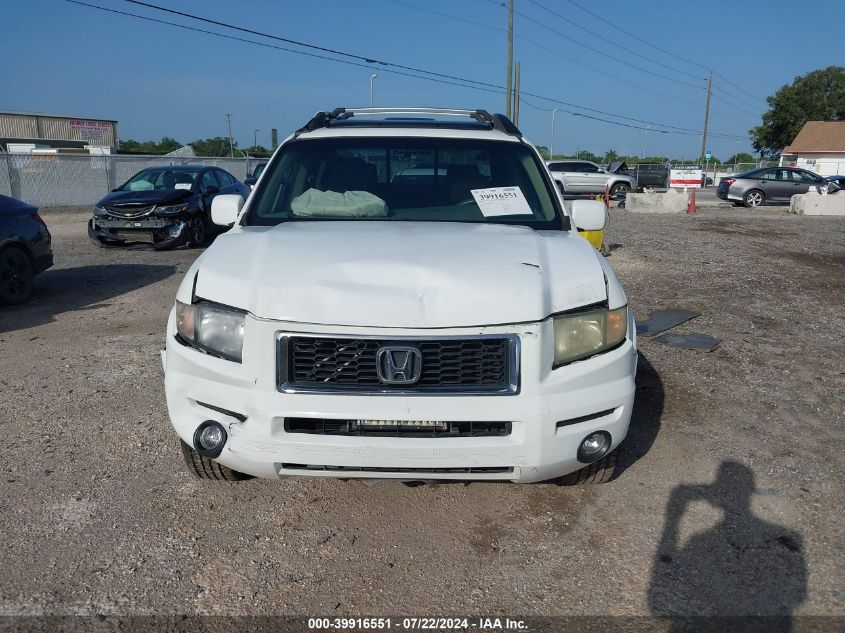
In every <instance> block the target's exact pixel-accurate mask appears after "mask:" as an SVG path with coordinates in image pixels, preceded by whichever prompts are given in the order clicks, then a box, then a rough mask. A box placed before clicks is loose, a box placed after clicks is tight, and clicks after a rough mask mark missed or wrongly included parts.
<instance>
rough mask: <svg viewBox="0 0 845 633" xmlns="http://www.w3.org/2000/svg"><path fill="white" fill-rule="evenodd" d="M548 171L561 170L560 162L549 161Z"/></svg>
mask: <svg viewBox="0 0 845 633" xmlns="http://www.w3.org/2000/svg"><path fill="white" fill-rule="evenodd" d="M549 171H563V168H562V166H561V164H560V163H549Z"/></svg>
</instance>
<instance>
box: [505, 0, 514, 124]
mask: <svg viewBox="0 0 845 633" xmlns="http://www.w3.org/2000/svg"><path fill="white" fill-rule="evenodd" d="M511 86H513V0H508V83H507V90H506V94H505V114H506V115H507V117H508V118H511V99H512V97H511Z"/></svg>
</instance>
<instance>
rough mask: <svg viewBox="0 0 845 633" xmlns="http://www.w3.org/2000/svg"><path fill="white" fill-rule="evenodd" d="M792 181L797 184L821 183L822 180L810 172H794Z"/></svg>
mask: <svg viewBox="0 0 845 633" xmlns="http://www.w3.org/2000/svg"><path fill="white" fill-rule="evenodd" d="M792 179H793V180H795V181H796V182H821V181H822V179H821V178H817V177H816V175H815V174H811V173H810V172H808V171H793V172H792Z"/></svg>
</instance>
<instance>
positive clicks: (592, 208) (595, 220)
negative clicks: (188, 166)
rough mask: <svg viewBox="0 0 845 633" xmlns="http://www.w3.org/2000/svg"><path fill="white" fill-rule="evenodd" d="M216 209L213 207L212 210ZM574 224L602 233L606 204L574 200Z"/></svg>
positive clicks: (583, 229)
mask: <svg viewBox="0 0 845 633" xmlns="http://www.w3.org/2000/svg"><path fill="white" fill-rule="evenodd" d="M213 209H214V207H212V210H213ZM571 213H572V222H573V223H574V224H575V228H577V229H578V230H579V231H601V230H602V229H604V223H605V214H606V213H607V211H606V210H605V208H604V203H603V202H599V201H598V200H573V201H572V206H571Z"/></svg>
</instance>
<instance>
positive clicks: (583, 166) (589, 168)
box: [578, 163, 599, 174]
mask: <svg viewBox="0 0 845 633" xmlns="http://www.w3.org/2000/svg"><path fill="white" fill-rule="evenodd" d="M578 171H579V172H581V173H582V174H597V173H599V168H598V167H596V166H595V165H592V164H590V163H579V165H578Z"/></svg>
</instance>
